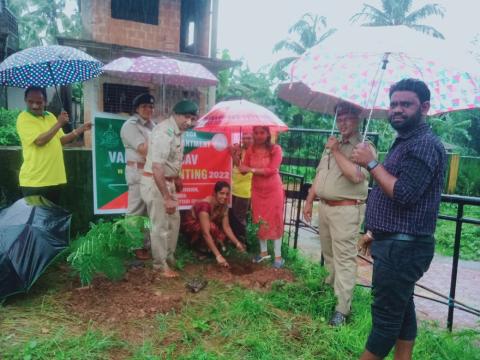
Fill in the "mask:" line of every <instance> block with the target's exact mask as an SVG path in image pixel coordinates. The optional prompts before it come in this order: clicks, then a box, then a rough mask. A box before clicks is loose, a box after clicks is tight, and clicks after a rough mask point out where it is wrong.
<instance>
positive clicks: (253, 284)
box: [184, 262, 294, 290]
mask: <svg viewBox="0 0 480 360" xmlns="http://www.w3.org/2000/svg"><path fill="white" fill-rule="evenodd" d="M184 272H185V275H186V276H191V277H193V276H201V277H203V278H205V279H208V280H217V281H221V282H224V283H226V284H240V285H242V286H244V287H246V288H251V289H264V290H268V289H270V287H271V285H272V283H273V282H274V281H276V280H284V281H293V280H294V277H293V274H292V273H291V272H290V271H289V270H286V269H278V270H277V269H274V268H271V267H266V266H264V265H260V264H253V263H249V262H241V263H235V262H230V268H229V269H224V268H220V267H219V266H218V265H215V264H204V265H199V264H192V265H188V266H187V267H186V268H185V271H184Z"/></svg>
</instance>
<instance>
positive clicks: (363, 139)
mask: <svg viewBox="0 0 480 360" xmlns="http://www.w3.org/2000/svg"><path fill="white" fill-rule="evenodd" d="M389 55H390V53H388V52H387V53H385V54H384V55H383V59H382V69H381V70H382V72H381V73H380V81H379V82H378V86H377V90H376V91H375V97H374V98H373V104H372V106H371V107H370V113H369V114H368V119H367V125H365V131H364V132H363V136H362V142H365V139H366V138H367V132H368V127H369V125H370V120H372V115H373V108H374V107H375V104H376V103H377V99H378V94H379V93H380V88H381V87H382V84H383V76H384V75H385V70H386V69H387V64H388V56H389Z"/></svg>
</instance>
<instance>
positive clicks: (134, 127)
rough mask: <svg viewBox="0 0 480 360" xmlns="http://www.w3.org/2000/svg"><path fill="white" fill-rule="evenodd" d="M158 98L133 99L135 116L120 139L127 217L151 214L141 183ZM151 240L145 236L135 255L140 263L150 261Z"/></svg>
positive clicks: (149, 96)
mask: <svg viewBox="0 0 480 360" xmlns="http://www.w3.org/2000/svg"><path fill="white" fill-rule="evenodd" d="M154 104H155V98H154V97H153V96H152V95H150V94H148V93H145V94H140V95H138V96H137V97H136V98H135V99H134V100H133V109H134V114H133V115H132V117H130V118H129V119H128V120H127V121H126V122H125V123H124V124H123V126H122V129H121V130H120V137H121V138H122V142H123V145H124V147H125V157H126V160H127V165H126V167H125V178H126V180H127V184H128V209H127V215H138V216H146V215H147V205H146V204H145V202H144V201H143V200H142V197H141V195H140V181H141V179H142V174H143V168H144V166H145V161H146V157H147V150H148V138H149V136H150V133H151V132H152V129H153V127H154V125H155V124H154V123H153V121H152V116H153V111H154V108H155V105H154ZM149 246H150V237H149V234H148V232H146V233H145V240H144V247H143V249H137V250H136V251H135V255H136V257H137V259H139V260H148V259H149V258H150V256H149V254H148V248H149Z"/></svg>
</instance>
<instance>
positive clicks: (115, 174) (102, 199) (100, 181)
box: [92, 113, 128, 214]
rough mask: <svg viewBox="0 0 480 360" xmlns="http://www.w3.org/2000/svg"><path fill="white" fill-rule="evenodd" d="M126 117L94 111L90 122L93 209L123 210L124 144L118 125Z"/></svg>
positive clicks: (125, 195)
mask: <svg viewBox="0 0 480 360" xmlns="http://www.w3.org/2000/svg"><path fill="white" fill-rule="evenodd" d="M126 119H127V118H126V117H121V116H117V115H115V114H107V113H99V114H96V116H95V119H94V122H93V149H92V150H93V178H94V207H95V208H94V213H95V214H118V213H124V212H125V211H126V208H127V203H128V186H127V184H126V180H125V148H124V147H123V144H122V140H121V138H120V129H121V128H122V125H123V123H124V122H125V120H126Z"/></svg>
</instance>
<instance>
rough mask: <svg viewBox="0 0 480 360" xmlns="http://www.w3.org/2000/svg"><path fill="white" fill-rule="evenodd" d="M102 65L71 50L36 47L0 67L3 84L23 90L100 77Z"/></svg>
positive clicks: (9, 58)
mask: <svg viewBox="0 0 480 360" xmlns="http://www.w3.org/2000/svg"><path fill="white" fill-rule="evenodd" d="M102 66H103V64H102V63H101V62H100V61H98V60H96V59H95V58H93V57H91V56H90V55H88V54H86V53H84V52H83V51H80V50H78V49H75V48H72V47H68V46H60V45H50V46H37V47H32V48H28V49H25V50H22V51H19V52H17V53H15V54H13V55H10V56H9V57H8V58H6V59H5V61H3V62H2V63H1V64H0V84H2V85H4V86H14V87H21V88H27V87H29V86H41V87H50V86H56V85H68V84H72V83H75V82H82V81H86V80H89V79H92V78H95V77H97V76H99V75H100V74H101V73H102V70H101V68H102Z"/></svg>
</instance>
